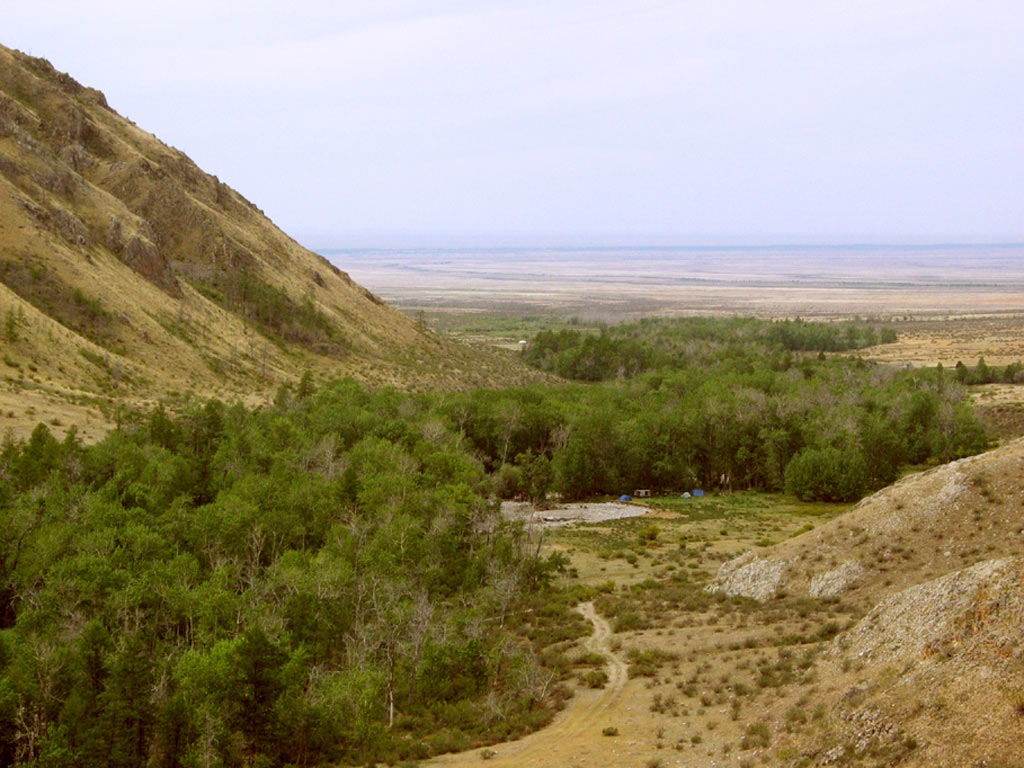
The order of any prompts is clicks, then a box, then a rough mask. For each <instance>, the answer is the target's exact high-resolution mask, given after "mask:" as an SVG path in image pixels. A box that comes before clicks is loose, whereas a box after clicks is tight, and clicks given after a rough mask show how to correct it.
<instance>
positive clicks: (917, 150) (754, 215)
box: [0, 0, 1024, 246]
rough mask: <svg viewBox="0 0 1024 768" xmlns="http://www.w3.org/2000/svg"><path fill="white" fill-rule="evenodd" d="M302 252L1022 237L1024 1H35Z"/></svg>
mask: <svg viewBox="0 0 1024 768" xmlns="http://www.w3.org/2000/svg"><path fill="white" fill-rule="evenodd" d="M7 5H8V6H9V7H5V8H4V9H3V12H2V20H0V42H2V43H3V44H5V45H7V46H10V47H14V48H19V49H21V50H24V51H27V52H30V53H32V54H35V55H38V56H45V57H46V58H48V59H50V60H51V61H52V62H53V64H54V65H55V66H56V67H57V68H58V69H61V70H64V71H68V72H70V73H71V74H72V75H73V76H74V77H76V78H77V79H78V80H79V81H81V82H83V83H84V84H86V85H91V86H94V87H97V88H99V89H101V90H102V91H104V92H105V93H106V95H107V98H108V101H109V102H110V104H111V106H112V107H114V108H115V109H117V110H118V111H119V112H121V113H122V114H124V115H126V116H128V117H130V118H131V119H133V120H135V121H136V122H137V123H138V124H139V125H140V126H142V127H144V128H146V129H147V130H150V131H153V132H154V133H156V134H157V135H158V136H159V137H160V138H162V139H163V140H164V141H166V142H167V143H169V144H172V145H174V146H176V147H178V148H179V149H182V150H184V151H185V152H186V153H187V154H189V155H190V156H191V157H192V158H193V159H194V160H195V161H196V162H197V163H199V165H200V166H202V167H203V168H204V169H206V170H207V171H209V172H211V173H215V174H217V175H218V176H219V177H220V178H221V179H222V180H224V181H226V182H227V183H229V184H231V185H232V186H234V187H235V188H236V189H238V190H239V191H240V192H242V193H243V194H244V195H245V196H246V197H248V198H249V199H251V200H252V201H253V202H255V203H256V204H257V205H259V206H260V207H261V208H263V209H264V210H265V211H266V212H267V214H268V215H270V216H271V218H273V219H274V220H275V222H277V223H278V224H279V225H280V226H282V227H283V228H284V229H285V230H286V231H288V232H289V233H291V234H293V235H295V236H297V237H298V238H299V239H300V240H302V241H304V242H306V243H307V244H310V245H313V246H327V245H336V246H345V245H350V244H351V245H359V244H365V243H367V242H372V241H375V240H378V239H380V238H381V237H382V236H384V235H388V236H389V237H388V242H391V241H394V240H395V239H396V238H397V239H398V240H401V241H405V242H409V243H415V242H427V241H429V240H441V241H443V240H446V239H448V240H452V241H455V240H460V239H464V238H476V239H477V240H483V241H487V240H488V239H489V238H492V237H493V238H494V239H496V240H499V239H504V240H507V239H509V238H513V239H514V238H517V237H518V238H522V239H530V238H532V239H539V240H541V241H543V240H549V241H573V240H575V241H582V242H609V241H615V242H693V241H720V242H721V241H732V242H736V241H740V242H742V241H751V240H754V241H779V240H817V241H829V240H832V241H835V240H849V239H858V240H893V239H900V240H905V239H910V240H941V239H951V238H953V239H964V238H966V239H990V240H991V239H994V240H1006V239H1017V240H1020V239H1024V2H1022V1H1021V0H1006V1H1005V2H998V1H996V0H963V1H956V2H942V0H930V1H928V2H923V1H922V2H915V1H913V0H849V1H845V0H806V1H801V2H796V1H792V2H791V1H789V0H732V1H730V0H679V1H677V2H666V1H662V2H654V1H650V2H648V1H646V0H620V1H613V0H592V1H591V2H578V1H576V0H562V1H559V0H547V1H546V2H531V1H530V0H523V1H521V2H519V1H515V0H474V1H473V2H457V1H455V0H452V1H451V2H442V1H434V0H417V1H412V0H365V1H363V2H345V1H344V0H339V1H336V2H312V1H311V0H297V1H296V0H293V2H290V3H284V2H280V0H274V1H273V2H270V1H269V0H244V1H243V2H218V1H217V0H175V2H165V3H160V4H156V3H150V2H146V1H145V0H95V1H93V2H77V0H65V1H64V2H54V1H52V0H33V1H32V2H22V3H9V4H7Z"/></svg>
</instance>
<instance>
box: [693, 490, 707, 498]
mask: <svg viewBox="0 0 1024 768" xmlns="http://www.w3.org/2000/svg"><path fill="white" fill-rule="evenodd" d="M693 495H694V496H703V495H704V491H700V490H696V489H694V491H693Z"/></svg>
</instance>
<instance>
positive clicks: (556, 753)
mask: <svg viewBox="0 0 1024 768" xmlns="http://www.w3.org/2000/svg"><path fill="white" fill-rule="evenodd" d="M576 610H577V611H579V612H580V613H581V614H582V615H583V617H584V618H585V619H587V621H589V622H590V623H591V624H593V625H594V634H592V635H591V636H590V637H588V638H587V640H586V642H585V643H584V647H585V648H586V649H587V650H588V651H593V652H595V653H600V654H603V655H604V656H605V658H606V659H607V660H608V663H607V665H606V666H605V671H606V672H607V673H608V684H607V685H606V686H605V687H604V688H602V689H597V690H590V689H582V690H577V692H576V695H575V696H574V697H573V698H572V699H570V700H569V701H568V702H567V703H566V708H565V709H564V710H562V711H561V712H559V713H558V714H557V715H556V716H555V718H554V720H553V721H552V722H551V724H550V725H548V726H547V727H546V728H542V729H541V730H539V731H536V732H535V733H531V734H530V735H529V736H526V737H524V738H522V739H519V740H518V741H510V742H506V743H503V744H495V745H493V746H491V747H489V748H488V749H490V750H491V751H492V752H494V753H495V754H494V756H493V757H492V758H491V759H489V760H487V761H486V762H485V763H482V761H481V752H483V750H481V749H474V750H471V751H469V752H461V753H459V754H455V755H444V756H442V757H439V758H437V759H435V760H431V761H430V763H429V764H430V765H437V766H450V767H452V768H454V767H455V766H464V765H466V766H468V765H472V766H477V767H479V766H480V765H481V764H484V765H487V766H549V765H551V766H554V765H558V766H564V765H567V764H571V763H576V764H578V765H582V764H586V765H594V764H595V763H601V762H603V761H604V760H608V759H610V758H612V757H613V755H614V753H615V752H616V751H617V749H616V747H617V744H616V740H615V739H610V738H607V737H603V736H602V734H601V731H602V730H603V729H604V728H606V727H608V726H610V725H615V723H614V722H611V721H610V720H609V717H608V716H609V710H611V709H613V708H614V706H615V704H616V703H617V702H618V701H619V699H620V698H621V695H622V689H623V687H625V685H626V682H627V680H628V679H629V674H628V672H627V669H626V662H625V661H623V660H622V658H621V657H619V656H618V655H617V654H616V653H614V652H613V651H612V648H611V638H612V628H611V627H610V626H609V625H608V622H607V621H606V620H605V619H604V618H603V617H602V616H600V615H598V613H597V611H595V610H594V604H593V603H581V604H580V605H578V606H576ZM611 764H615V763H614V761H613V762H612V763H611Z"/></svg>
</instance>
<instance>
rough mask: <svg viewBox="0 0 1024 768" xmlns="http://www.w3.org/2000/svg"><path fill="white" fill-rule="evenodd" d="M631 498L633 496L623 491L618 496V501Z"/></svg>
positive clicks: (630, 499)
mask: <svg viewBox="0 0 1024 768" xmlns="http://www.w3.org/2000/svg"><path fill="white" fill-rule="evenodd" d="M632 500H633V497H632V496H630V495H629V494H628V493H624V494H622V495H621V496H619V501H632Z"/></svg>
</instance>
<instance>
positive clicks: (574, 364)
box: [523, 317, 897, 381]
mask: <svg viewBox="0 0 1024 768" xmlns="http://www.w3.org/2000/svg"><path fill="white" fill-rule="evenodd" d="M896 338H897V337H896V331H895V330H894V329H893V328H892V327H891V326H888V325H883V326H875V325H865V324H862V323H854V322H844V323H811V322H807V321H804V320H780V321H768V320H758V319H756V318H711V317H696V318H678V319H666V318H650V319H645V320H641V321H639V322H636V323H624V324H621V325H613V326H604V327H602V328H601V329H600V331H599V332H598V333H592V332H586V331H580V330H576V329H561V330H549V331H541V332H540V333H538V334H536V335H535V336H534V337H533V339H532V340H531V341H530V343H529V345H527V347H526V349H525V350H524V352H523V358H524V360H525V361H526V362H527V363H529V364H530V365H532V366H534V367H536V368H540V369H541V370H544V371H549V372H551V373H555V374H557V375H559V376H562V377H564V378H567V379H574V380H576V381H607V380H610V379H623V378H632V377H633V376H636V375H638V374H640V373H643V372H645V371H651V370H680V369H684V368H687V367H689V366H690V365H694V364H699V363H701V362H704V361H705V360H706V359H707V358H708V357H709V351H711V350H714V351H716V352H718V353H724V354H726V355H728V354H731V352H730V348H731V347H733V346H734V345H741V346H742V345H748V346H749V345H751V344H753V345H757V346H759V347H761V348H764V349H782V350H788V351H790V352H822V353H824V352H845V351H848V350H853V349H863V348H865V347H871V346H875V345H876V344H888V343H891V342H894V341H896Z"/></svg>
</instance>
